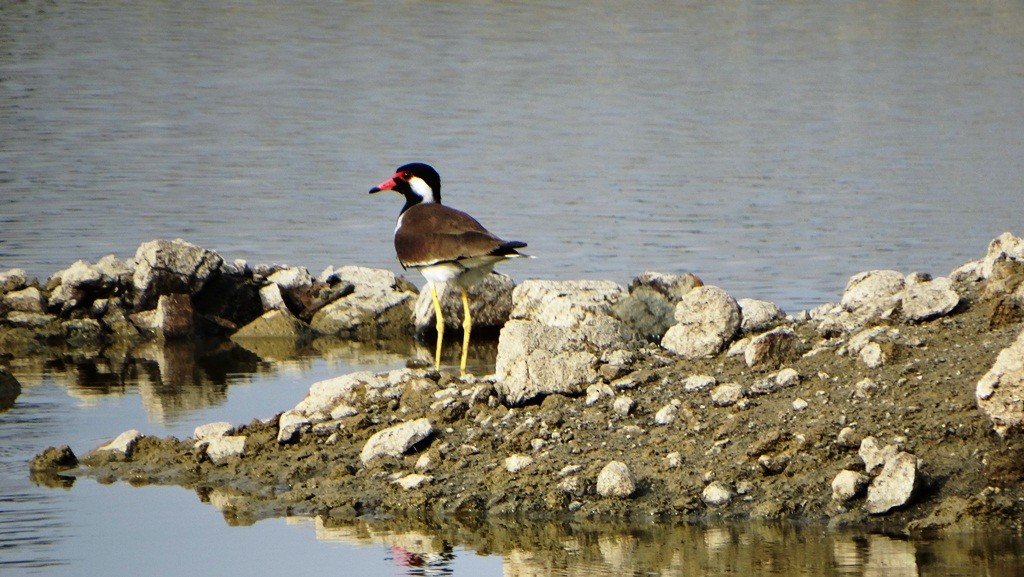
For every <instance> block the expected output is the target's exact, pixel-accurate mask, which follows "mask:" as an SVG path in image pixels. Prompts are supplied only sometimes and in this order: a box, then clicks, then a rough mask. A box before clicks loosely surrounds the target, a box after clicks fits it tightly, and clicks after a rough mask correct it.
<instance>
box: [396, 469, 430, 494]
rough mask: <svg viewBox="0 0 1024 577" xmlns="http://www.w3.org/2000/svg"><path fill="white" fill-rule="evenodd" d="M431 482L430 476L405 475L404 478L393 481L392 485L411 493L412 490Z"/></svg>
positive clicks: (418, 474)
mask: <svg viewBox="0 0 1024 577" xmlns="http://www.w3.org/2000/svg"><path fill="white" fill-rule="evenodd" d="M433 480H434V478H433V477H431V476H430V475H423V474H421V473H410V474H408V475H405V476H404V477H399V478H398V479H395V480H394V481H393V483H395V484H396V485H398V486H399V487H401V488H403V489H405V490H406V491H411V490H413V489H419V488H420V487H422V486H423V485H425V484H426V483H429V482H431V481H433Z"/></svg>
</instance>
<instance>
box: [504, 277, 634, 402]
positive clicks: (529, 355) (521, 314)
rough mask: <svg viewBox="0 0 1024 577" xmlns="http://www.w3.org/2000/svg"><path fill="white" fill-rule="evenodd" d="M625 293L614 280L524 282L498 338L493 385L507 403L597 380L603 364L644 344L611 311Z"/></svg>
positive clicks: (573, 391) (578, 388) (571, 389)
mask: <svg viewBox="0 0 1024 577" xmlns="http://www.w3.org/2000/svg"><path fill="white" fill-rule="evenodd" d="M624 296H625V290H624V289H623V288H622V287H620V286H619V285H617V284H615V283H612V282H598V281H572V282H556V281H526V282H524V283H523V284H521V285H519V286H517V287H516V288H515V290H514V291H513V293H512V299H513V311H512V319H513V320H511V321H509V322H508V323H507V324H506V325H505V326H504V327H503V328H502V329H501V334H500V336H499V339H498V356H497V359H496V362H495V374H496V376H497V383H495V390H496V391H497V392H498V393H500V394H501V395H503V396H504V397H505V399H506V400H507V401H508V402H509V403H511V404H520V403H522V402H525V401H527V400H530V399H533V398H536V397H539V396H543V395H548V394H553V393H561V394H578V393H581V392H583V390H584V389H585V388H586V387H587V386H588V385H591V384H594V383H596V382H597V381H598V380H599V377H600V373H599V372H598V369H599V368H600V367H601V366H603V365H605V364H608V363H610V362H611V361H614V360H616V358H618V357H623V355H622V354H619V352H620V351H624V350H627V351H628V350H634V349H637V348H639V346H640V345H641V342H640V341H639V339H638V338H637V335H636V334H635V333H634V332H633V330H632V329H631V328H630V327H629V326H628V325H626V324H625V323H623V322H622V321H620V320H618V319H617V318H615V317H614V316H613V315H612V314H611V307H612V305H614V304H615V303H616V302H618V301H619V300H620V299H621V298H623V297H624ZM625 356H627V357H628V356H629V355H625ZM623 358H624V357H623Z"/></svg>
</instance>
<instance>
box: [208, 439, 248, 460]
mask: <svg viewBox="0 0 1024 577" xmlns="http://www.w3.org/2000/svg"><path fill="white" fill-rule="evenodd" d="M244 452H245V435H224V436H221V437H213V438H211V439H209V442H208V443H207V445H206V456H207V457H209V458H210V461H212V462H213V464H214V465H223V464H224V463H226V462H227V461H228V459H230V458H231V457H236V456H241V455H242V454H243V453H244Z"/></svg>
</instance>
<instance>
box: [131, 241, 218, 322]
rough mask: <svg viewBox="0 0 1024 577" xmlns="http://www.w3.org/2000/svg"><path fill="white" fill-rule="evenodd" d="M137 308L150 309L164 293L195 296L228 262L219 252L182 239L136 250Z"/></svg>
mask: <svg viewBox="0 0 1024 577" xmlns="http://www.w3.org/2000/svg"><path fill="white" fill-rule="evenodd" d="M135 262H136V265H135V271H134V273H133V274H132V284H133V286H134V287H135V308H136V309H137V310H138V309H150V308H153V307H154V306H155V305H156V302H157V299H158V298H159V297H160V295H167V294H174V293H182V294H188V295H195V294H196V293H198V292H199V291H200V290H202V288H203V286H204V285H205V284H206V282H207V280H208V279H210V277H211V276H212V275H213V274H214V273H215V272H216V271H217V269H218V268H220V266H221V265H222V264H223V263H224V259H222V258H221V257H220V255H218V254H217V253H215V252H213V251H210V250H206V249H204V248H200V247H198V246H196V245H194V244H192V243H190V242H187V241H185V240H182V239H180V238H178V239H175V240H151V241H149V242H145V243H142V244H141V245H140V246H139V248H138V250H136V251H135Z"/></svg>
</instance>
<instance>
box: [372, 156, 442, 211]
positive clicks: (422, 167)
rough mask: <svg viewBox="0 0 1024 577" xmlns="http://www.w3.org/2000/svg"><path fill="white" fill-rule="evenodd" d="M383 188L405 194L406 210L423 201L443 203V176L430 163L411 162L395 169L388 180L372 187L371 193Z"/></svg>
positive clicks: (404, 209)
mask: <svg viewBox="0 0 1024 577" xmlns="http://www.w3.org/2000/svg"><path fill="white" fill-rule="evenodd" d="M382 190H393V191H395V192H397V193H399V194H401V195H403V196H405V207H404V208H402V212H405V211H406V209H408V208H409V207H410V206H413V205H416V204H419V203H421V202H436V203H438V204H440V203H441V176H440V175H438V174H437V171H436V170H434V168H433V167H432V166H430V165H429V164H423V163H422V162H411V163H409V164H404V165H402V166H399V167H398V168H396V169H395V174H394V176H392V177H391V178H389V179H388V180H385V181H384V182H382V183H380V184H378V185H377V186H375V187H373V188H371V189H370V194H373V193H375V192H380V191H382Z"/></svg>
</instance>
